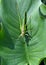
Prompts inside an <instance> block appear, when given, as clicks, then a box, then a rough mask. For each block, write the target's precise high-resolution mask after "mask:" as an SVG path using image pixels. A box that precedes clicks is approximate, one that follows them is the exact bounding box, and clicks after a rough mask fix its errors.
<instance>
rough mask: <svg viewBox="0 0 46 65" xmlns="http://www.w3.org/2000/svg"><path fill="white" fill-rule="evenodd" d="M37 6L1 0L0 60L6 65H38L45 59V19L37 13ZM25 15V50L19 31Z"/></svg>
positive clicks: (34, 2)
mask: <svg viewBox="0 0 46 65" xmlns="http://www.w3.org/2000/svg"><path fill="white" fill-rule="evenodd" d="M40 2H41V1H40V0H38V1H37V0H34V1H33V0H29V1H28V0H25V1H23V0H9V1H8V0H1V6H0V8H1V9H0V12H1V13H0V19H1V26H0V56H2V57H3V58H4V59H5V60H6V63H7V65H39V62H40V60H41V59H42V58H44V57H46V19H45V18H42V17H41V15H40V13H39V6H40V4H41V3H40ZM27 3H28V4H27ZM25 7H26V8H25ZM32 10H33V11H32ZM25 12H27V14H28V15H27V28H28V33H29V34H30V35H32V39H31V40H30V41H29V43H28V44H29V46H27V43H26V41H25V37H24V36H22V35H21V29H20V28H21V27H20V26H22V25H23V19H24V18H25ZM30 13H31V14H30ZM30 15H31V18H30ZM28 16H29V17H28ZM21 23H22V25H21ZM31 30H32V31H31ZM22 32H24V31H22ZM1 34H2V35H1ZM1 37H2V38H1ZM7 47H8V48H7ZM9 48H14V49H9Z"/></svg>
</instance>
